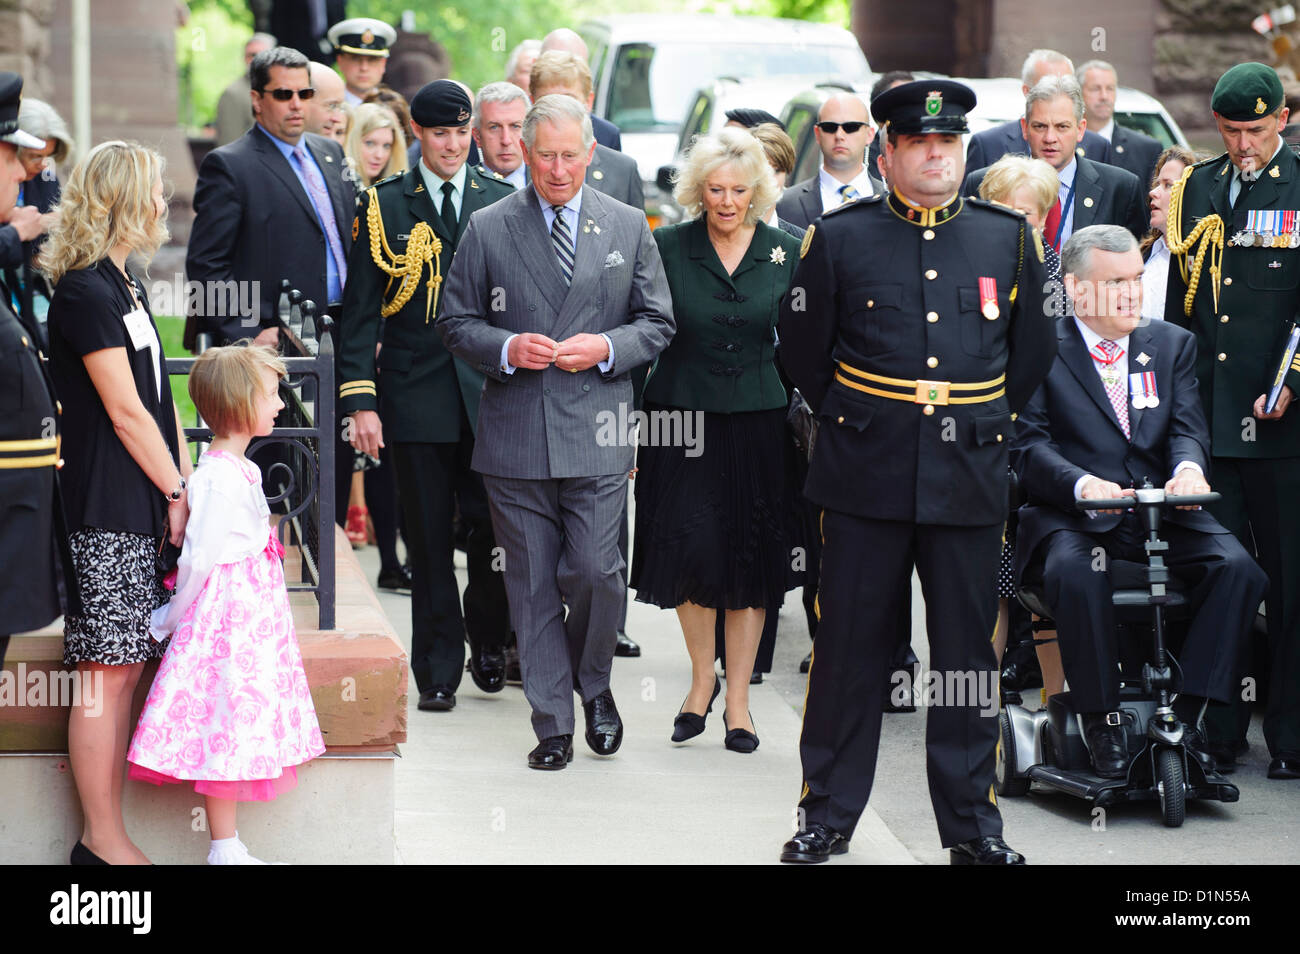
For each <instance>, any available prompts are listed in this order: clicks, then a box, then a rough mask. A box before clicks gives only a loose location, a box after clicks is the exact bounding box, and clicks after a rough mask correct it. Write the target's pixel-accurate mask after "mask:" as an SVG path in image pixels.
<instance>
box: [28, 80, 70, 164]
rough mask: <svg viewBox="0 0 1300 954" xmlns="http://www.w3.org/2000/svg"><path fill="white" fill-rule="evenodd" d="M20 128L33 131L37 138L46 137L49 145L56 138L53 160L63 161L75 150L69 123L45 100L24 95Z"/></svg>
mask: <svg viewBox="0 0 1300 954" xmlns="http://www.w3.org/2000/svg"><path fill="white" fill-rule="evenodd" d="M18 128H19V129H21V130H22V131H23V132H25V133H31V134H32V135H33V136H35V137H36V138H37V139H44V140H45V142H46V144H47V145H48V143H49V141H50V140H51V139H53V140H54V152H52V153H50V159H51V161H53V162H55V163H56V164H57V163H60V162H63V160H65V159H67V158H68V154H69V153H71V152H72V150H73V142H72V136H71V135H70V134H69V133H68V124H67V123H65V122H64V121H63V117H62V116H60V115H59V114H58V112H57V111H56V110H55V108H54V107H53V106H51V105H50V104H49V103H47V102H45V101H44V100H40V99H28V98H27V97H26V96H24V97H23V101H22V103H21V104H20V105H19V107H18Z"/></svg>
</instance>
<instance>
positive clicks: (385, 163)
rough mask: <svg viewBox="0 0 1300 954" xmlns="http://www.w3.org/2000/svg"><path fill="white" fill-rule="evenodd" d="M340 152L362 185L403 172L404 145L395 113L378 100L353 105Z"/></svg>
mask: <svg viewBox="0 0 1300 954" xmlns="http://www.w3.org/2000/svg"><path fill="white" fill-rule="evenodd" d="M343 154H344V155H345V156H347V157H348V164H349V165H350V166H352V169H353V171H355V172H356V174H357V176H358V177H359V178H360V180H361V188H362V189H369V188H370V187H371V186H372V185H374V184H375V183H376V182H378V181H379V180H380V179H387V178H388V177H389V176H391V175H395V174H396V173H399V172H405V171H406V169H407V164H406V146H405V141H404V140H403V139H402V134H401V127H400V126H399V125H398V121H397V116H396V114H395V113H394V112H393V111H392V110H391V109H389V108H388V107H387V106H384V105H382V104H380V103H362V104H361V105H360V106H356V107H354V108H353V110H352V125H351V127H350V128H349V130H348V138H347V142H345V143H344V144H343Z"/></svg>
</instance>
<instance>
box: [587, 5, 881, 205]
mask: <svg viewBox="0 0 1300 954" xmlns="http://www.w3.org/2000/svg"><path fill="white" fill-rule="evenodd" d="M578 32H579V33H581V34H582V36H583V39H585V40H586V42H587V48H588V55H589V57H590V65H591V74H592V81H593V85H594V87H595V101H594V103H593V105H592V111H593V112H594V113H595V114H596V115H597V116H602V117H604V118H605V119H608V120H609V121H610V122H612V123H614V124H615V125H616V126H618V127H619V129H620V130H621V132H622V138H623V151H624V152H625V153H627V154H628V155H630V156H632V158H633V159H635V160H636V162H637V167H638V169H639V170H640V174H641V179H642V181H643V183H644V190H645V194H646V212H647V214H648V215H650V216H651V220H652V222H657V219H658V206H659V203H660V201H661V199H662V192H661V190H660V189H659V187H658V186H657V185H656V177H657V173H658V171H659V167H660V166H662V165H666V164H668V163H671V162H672V160H673V157H674V154H675V152H676V149H677V146H678V140H679V138H680V132H681V127H682V124H683V119H684V118H685V117H686V116H687V110H688V109H689V108H690V106H691V103H692V100H693V99H694V97H695V94H696V91H697V90H699V89H701V88H704V87H707V86H709V85H711V84H712V83H714V82H715V81H716V80H717V79H718V78H719V77H733V78H735V79H745V78H751V77H752V78H762V79H763V80H769V81H776V80H780V79H782V78H786V79H789V80H790V81H791V84H792V86H793V85H795V84H796V83H806V82H808V78H809V77H838V78H842V79H844V80H845V81H847V82H869V81H870V76H871V70H870V67H869V66H868V65H867V59H866V57H865V56H864V55H863V54H862V49H861V47H859V45H858V41H857V39H856V38H855V37H854V36H853V34H851V33H849V31H847V30H845V29H843V28H841V27H837V26H831V25H828V24H821V23H805V22H802V21H799V20H779V19H773V18H768V17H744V16H740V17H736V16H712V15H706V14H681V15H678V14H620V15H616V16H608V17H600V18H597V19H592V20H588V21H586V22H584V23H583V24H582V25H580V26H579V27H578Z"/></svg>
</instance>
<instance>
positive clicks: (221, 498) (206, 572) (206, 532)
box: [127, 451, 325, 801]
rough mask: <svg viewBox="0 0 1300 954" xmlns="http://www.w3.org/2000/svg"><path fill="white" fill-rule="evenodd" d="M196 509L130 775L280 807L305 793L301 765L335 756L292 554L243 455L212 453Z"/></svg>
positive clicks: (198, 486) (197, 486)
mask: <svg viewBox="0 0 1300 954" xmlns="http://www.w3.org/2000/svg"><path fill="white" fill-rule="evenodd" d="M190 503H191V511H190V521H189V524H188V525H187V527H186V531H185V543H184V545H183V547H182V555H181V560H180V566H179V573H178V579H177V588H176V595H175V596H173V597H172V603H171V604H169V605H168V606H166V607H163V608H162V609H160V610H158V611H157V613H156V614H155V618H154V635H155V638H162V637H163V636H164V635H165V634H166V633H168V632H170V633H171V642H170V644H169V645H168V647H167V652H166V654H165V655H164V656H163V660H162V663H161V664H160V665H159V667H158V674H157V676H156V677H155V678H154V682H153V686H152V688H151V689H150V690H149V696H148V698H147V699H146V701H145V706H144V711H143V712H142V713H141V714H140V722H139V724H138V725H137V727H136V731H135V737H134V738H133V739H132V741H131V748H130V750H129V751H128V753H127V761H128V762H130V763H131V767H130V773H129V774H130V777H131V778H135V779H140V780H143V781H149V782H154V783H156V784H161V783H164V782H180V781H193V782H194V783H195V785H194V789H195V791H197V792H199V793H200V794H204V795H213V796H216V797H219V798H231V799H238V800H241V801H269V800H270V799H273V798H275V797H276V795H278V794H280V793H281V792H284V791H287V790H289V789H290V788H292V787H293V786H294V784H295V783H296V780H297V775H296V772H295V770H294V766H296V765H301V764H303V763H304V762H308V761H310V760H311V759H313V758H315V757H316V756H318V755H320V754H321V753H323V752H324V751H325V744H324V742H323V740H322V738H321V732H320V725H319V723H318V722H317V721H316V709H315V706H313V705H312V700H311V691H310V689H309V687H308V685H307V676H306V673H305V672H304V671H303V664H302V653H301V652H300V650H299V648H298V640H297V636H296V635H295V633H294V628H293V616H292V613H291V611H290V609H289V599H288V595H287V593H286V591H285V585H284V571H283V568H282V566H281V562H280V560H281V557H283V555H284V549H283V547H282V546H281V545H280V542H279V540H278V539H276V537H275V534H274V531H273V530H270V529H269V527H268V525H267V518H268V517H269V511H268V509H267V506H266V499H265V498H264V497H263V495H262V489H261V474H260V472H259V471H258V469H257V467H256V466H255V465H254V464H252V463H250V462H249V461H247V460H244V459H243V458H237V457H235V456H233V455H231V454H228V453H225V452H221V451H208V452H207V453H206V454H205V455H204V456H203V458H202V460H201V461H200V462H199V466H198V468H197V469H196V471H195V473H194V477H193V479H192V480H191V482H190ZM259 538H260V540H261V541H262V543H263V545H262V546H261V548H260V549H256V547H257V542H256V541H257V540H258V539H259ZM250 551H251V552H250Z"/></svg>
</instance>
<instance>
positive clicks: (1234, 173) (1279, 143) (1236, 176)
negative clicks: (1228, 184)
mask: <svg viewBox="0 0 1300 954" xmlns="http://www.w3.org/2000/svg"><path fill="white" fill-rule="evenodd" d="M1285 145H1286V140H1285V139H1283V138H1282V137H1281V136H1278V137H1277V148H1276V149H1274V150H1273V155H1271V156H1269V157H1268V162H1266V163H1264V164H1263V165H1262V166H1260V167H1259V168H1257V169H1256V170H1255V181H1256V182H1258V181H1259V177H1260V175H1261V174H1262V173H1263V171H1264V170H1265V169H1267V168H1268V167H1269V166H1271V165H1272V164H1273V160H1274V159H1276V158H1277V154H1278V153H1279V152H1281V151H1282V147H1283V146H1285ZM1232 178H1233V179H1235V180H1236V181H1237V182H1240V181H1241V170H1240V169H1238V168H1237V167H1236V166H1233V168H1232Z"/></svg>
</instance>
